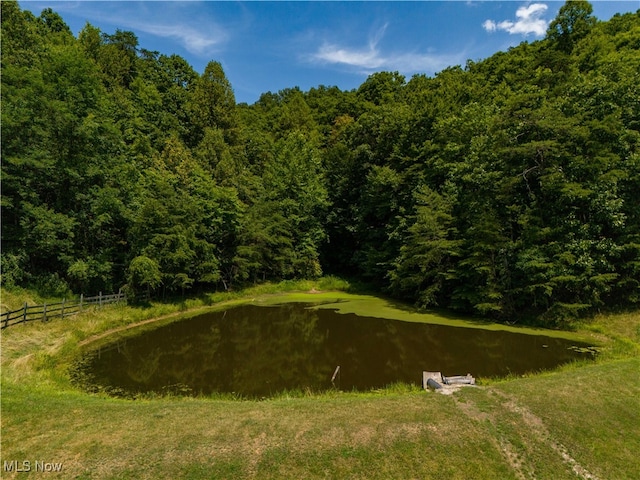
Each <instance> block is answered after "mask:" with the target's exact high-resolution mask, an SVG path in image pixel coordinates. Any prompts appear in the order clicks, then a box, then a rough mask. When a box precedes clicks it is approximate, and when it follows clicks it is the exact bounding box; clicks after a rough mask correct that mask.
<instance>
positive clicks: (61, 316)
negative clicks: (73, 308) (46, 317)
mask: <svg viewBox="0 0 640 480" xmlns="http://www.w3.org/2000/svg"><path fill="white" fill-rule="evenodd" d="M64 301H65V299H64V298H63V299H62V310H60V318H64Z"/></svg>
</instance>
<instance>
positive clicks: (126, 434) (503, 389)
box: [0, 285, 640, 479]
mask: <svg viewBox="0 0 640 480" xmlns="http://www.w3.org/2000/svg"><path fill="white" fill-rule="evenodd" d="M305 287H306V286H305ZM313 288H315V290H320V289H321V288H318V286H317V285H310V286H309V287H308V289H307V288H305V290H312V289H313ZM245 293H246V292H245ZM275 293H276V292H273V291H271V292H256V291H254V292H249V295H248V296H246V297H243V298H231V299H230V298H227V299H225V298H219V299H216V302H218V303H219V304H216V305H214V307H215V308H222V309H224V308H228V307H229V306H230V305H233V304H235V303H233V302H263V303H278V302H282V301H283V298H286V299H287V300H291V301H303V300H305V301H306V300H307V299H308V296H312V298H315V299H316V300H317V301H321V302H326V301H329V300H331V299H335V300H338V301H341V300H344V299H346V298H347V296H345V294H343V293H335V292H325V293H311V294H306V293H294V294H286V295H280V294H277V295H276V294H275ZM238 297H240V295H238ZM356 297H357V298H356ZM210 300H211V299H204V300H203V299H198V300H191V301H188V302H184V303H182V304H176V305H162V304H156V305H151V306H147V307H145V308H133V307H127V306H118V307H109V308H105V309H103V310H96V311H95V312H91V313H85V314H83V315H82V316H79V317H76V318H70V319H65V320H54V321H51V322H49V323H40V322H34V323H32V324H27V325H20V326H17V327H15V328H10V329H7V330H5V331H4V332H3V333H2V339H1V341H2V350H1V356H2V359H1V360H2V371H1V373H2V375H1V386H2V389H1V392H2V397H1V408H2V426H1V428H2V432H1V433H2V437H1V438H2V457H1V458H0V467H2V468H3V472H2V478H23V477H25V476H28V477H29V478H41V477H42V478H65V479H66V478H91V479H94V478H95V479H111V478H119V479H127V478H131V479H134V478H135V479H155V478H185V479H201V478H202V479H205V478H261V479H262V478H265V479H269V478H326V477H330V478H373V479H375V478H415V477H419V478H438V477H446V478H453V479H455V478H460V479H463V478H464V479H467V478H474V479H485V478H486V479H494V478H505V479H509V478H554V479H565V478H566V479H570V478H571V479H573V478H576V476H578V478H600V479H606V478H620V479H624V478H640V466H639V465H638V463H637V461H636V458H635V455H636V452H637V451H638V450H640V430H639V429H638V428H637V425H639V424H640V413H639V412H640V408H639V407H640V403H639V400H638V399H640V379H639V378H638V375H637V372H638V371H639V370H640V356H639V353H638V352H639V351H640V348H639V347H638V345H639V344H640V312H632V313H628V314H621V315H609V316H602V317H598V318H596V319H595V320H594V321H592V322H590V323H588V324H585V325H584V326H583V327H581V330H580V331H579V332H578V333H579V334H580V338H582V339H584V338H587V339H592V340H591V341H592V342H594V343H599V344H600V345H601V352H602V353H601V354H600V356H599V358H598V359H597V360H596V362H595V363H591V364H580V365H569V366H565V367H562V368H560V369H558V370H556V371H553V372H547V373H544V374H539V375H531V376H527V377H526V378H510V379H508V380H502V381H496V382H495V383H492V384H491V385H490V386H485V387H482V388H476V389H463V390H462V391H460V392H458V393H456V394H455V395H453V396H442V395H437V394H433V393H425V392H423V391H420V390H419V389H415V388H411V387H407V386H395V387H393V388H388V389H382V390H380V391H376V392H369V393H358V394H351V393H340V392H329V393H324V394H322V395H313V394H310V393H307V394H305V392H297V393H295V394H293V395H287V394H283V395H281V396H278V397H276V398H273V399H270V400H267V401H262V402H256V401H231V400H227V399H206V398H196V399H194V398H171V397H167V398H147V399H142V400H135V401H130V400H119V399H113V398H108V397H105V396H103V395H88V394H85V393H82V392H80V391H78V390H77V389H75V388H73V387H72V385H71V384H70V382H69V379H68V374H67V368H68V365H69V362H71V361H72V359H73V358H75V357H76V356H77V354H78V353H79V352H80V351H81V349H82V348H85V347H87V346H88V345H89V344H95V342H102V341H108V340H109V341H110V340H111V339H113V338H114V337H113V335H116V336H117V335H128V334H129V333H133V332H134V331H135V330H136V329H134V328H130V327H132V326H133V325H136V328H155V327H156V326H157V324H155V322H171V321H175V320H177V319H179V318H181V315H193V314H196V311H195V310H196V309H200V311H201V310H204V309H209V308H210V305H207V303H213V302H211V301H210ZM350 300H351V302H352V304H351V305H350V306H349V304H348V303H346V302H344V301H343V303H342V304H340V303H337V304H335V305H333V306H331V308H334V307H337V308H340V307H342V308H343V310H342V311H346V309H347V307H348V308H356V306H357V305H354V304H357V302H359V301H362V302H363V304H361V305H360V306H359V307H358V308H360V309H361V310H360V312H361V313H362V312H364V311H365V310H366V309H367V308H374V307H373V306H372V304H371V303H367V305H368V306H365V305H364V303H366V300H367V298H366V297H365V296H351V297H350ZM377 301H379V302H381V303H379V304H378V305H377V307H375V308H382V307H384V308H393V306H392V305H391V302H388V301H387V300H384V299H378V300H377ZM223 302H227V303H225V304H223ZM385 302H387V303H388V305H387V304H385ZM323 307H330V306H329V305H324V306H323ZM367 314H368V315H371V312H370V311H369V312H368V313H367ZM385 315H387V313H385ZM397 315H398V316H402V317H403V318H398V319H399V320H408V321H416V319H417V318H418V317H417V316H416V315H418V313H417V312H415V311H412V310H406V311H404V310H401V312H400V313H397ZM423 315H429V314H423ZM156 318H161V320H155V321H154V322H149V323H148V324H145V325H140V324H141V322H144V321H146V320H150V319H156ZM445 320H447V321H454V320H455V321H457V322H462V323H461V324H460V326H467V327H468V326H471V325H469V323H468V322H471V323H473V321H471V320H467V319H444V320H442V321H445ZM423 321H424V320H423ZM478 326H482V327H486V325H484V326H483V325H478ZM500 328H503V327H500ZM118 329H120V330H118ZM518 331H521V330H519V329H518ZM535 332H536V334H537V333H539V332H538V331H535ZM105 334H106V335H105ZM101 335H104V336H102V337H100V336H101ZM425 452H428V455H426V454H425ZM470 452H473V454H472V455H470ZM23 462H29V465H30V466H31V469H32V471H31V472H30V474H27V473H18V472H17V469H18V468H20V467H22V466H24V465H25V464H24V463H23ZM36 462H41V463H40V464H39V465H41V466H43V465H45V464H50V467H49V468H51V465H53V464H60V465H61V471H60V472H55V471H49V472H46V473H45V472H42V473H39V472H36V471H35V466H36ZM45 475H46V477H45Z"/></svg>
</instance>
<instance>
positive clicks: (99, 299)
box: [98, 292, 102, 308]
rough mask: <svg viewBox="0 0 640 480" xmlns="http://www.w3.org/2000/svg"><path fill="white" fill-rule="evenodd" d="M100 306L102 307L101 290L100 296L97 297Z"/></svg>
mask: <svg viewBox="0 0 640 480" xmlns="http://www.w3.org/2000/svg"><path fill="white" fill-rule="evenodd" d="M98 301H99V305H100V308H102V292H100V297H99V298H98Z"/></svg>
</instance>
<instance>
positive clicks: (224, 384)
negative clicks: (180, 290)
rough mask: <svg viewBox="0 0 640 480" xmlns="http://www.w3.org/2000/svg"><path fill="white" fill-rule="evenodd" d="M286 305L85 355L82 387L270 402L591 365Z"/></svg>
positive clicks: (461, 331) (552, 342) (429, 329)
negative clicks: (427, 378)
mask: <svg viewBox="0 0 640 480" xmlns="http://www.w3.org/2000/svg"><path fill="white" fill-rule="evenodd" d="M306 307H308V305H304V304H299V303H290V304H285V305H281V306H274V307H264V306H260V307H259V306H253V305H248V306H242V307H237V308H233V309H231V310H227V311H226V312H216V313H209V314H206V315H202V316H198V317H194V318H191V319H188V320H184V321H181V322H177V323H173V324H170V325H167V326H164V327H160V328H158V329H156V330H153V331H150V332H146V333H144V334H142V335H140V336H138V337H134V338H130V339H128V340H126V341H122V342H119V343H117V344H113V345H110V346H108V347H103V348H102V349H101V350H99V351H95V352H92V353H91V354H89V355H88V356H87V357H85V359H84V361H83V362H82V366H81V367H79V368H80V369H81V370H82V371H81V372H80V375H79V377H81V378H82V379H83V381H82V383H83V384H84V386H85V388H94V389H95V388H101V389H105V390H106V391H110V392H111V393H113V394H121V395H131V394H135V393H142V392H159V393H166V392H172V393H182V394H191V395H196V394H211V393H214V392H217V393H230V392H235V393H236V394H239V395H242V396H246V397H262V396H269V395H272V394H275V393H278V392H282V391H284V390H293V389H306V388H310V389H312V390H325V389H329V388H332V383H331V378H332V376H333V374H334V372H335V369H336V367H337V366H338V365H339V366H340V374H339V376H338V377H336V379H335V382H334V383H335V386H336V387H338V388H341V389H343V390H352V389H355V390H369V389H371V388H377V387H383V386H385V385H388V384H390V383H394V382H409V383H416V384H419V383H420V382H421V379H422V371H423V370H429V371H441V372H442V373H443V374H444V375H464V374H467V373H471V374H472V375H473V376H475V377H489V376H498V375H505V374H508V373H514V374H521V373H525V372H530V371H538V370H543V369H549V368H553V367H555V366H557V365H559V364H562V363H565V362H569V361H571V360H574V359H578V358H590V357H591V356H592V355H593V354H592V353H591V352H588V351H585V350H584V348H585V347H587V345H585V344H578V343H576V342H572V341H568V340H564V339H557V338H551V337H546V336H533V335H525V334H517V333H510V332H503V331H488V330H481V329H471V328H459V327H447V326H441V325H429V324H421V323H409V322H402V321H398V320H385V319H379V318H368V317H360V316H357V315H354V314H339V313H336V312H335V311H333V310H329V309H317V310H316V309H308V308H306Z"/></svg>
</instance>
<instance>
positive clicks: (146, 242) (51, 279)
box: [2, 1, 640, 326]
mask: <svg viewBox="0 0 640 480" xmlns="http://www.w3.org/2000/svg"><path fill="white" fill-rule="evenodd" d="M639 147H640V11H638V12H636V13H634V14H625V15H616V16H614V17H613V18H612V19H611V20H610V21H607V22H600V21H598V20H597V19H595V18H594V17H593V16H592V9H591V5H590V4H589V3H587V2H571V3H567V4H566V5H565V6H563V7H562V9H561V10H560V13H559V14H558V17H557V18H556V19H555V20H554V21H553V22H552V23H551V24H550V26H549V30H548V32H547V35H546V37H545V38H544V39H543V40H540V41H536V42H532V43H528V42H525V43H522V44H520V45H519V46H517V47H514V48H511V49H510V50H509V51H508V52H501V53H497V54H495V55H494V56H492V57H491V58H488V59H486V60H483V61H479V62H471V61H470V62H468V63H467V65H466V66H465V67H464V68H460V67H453V68H449V69H446V70H444V71H442V72H440V73H439V74H437V75H436V76H434V77H427V76H424V75H416V76H414V77H412V78H410V79H407V78H404V77H403V76H402V75H400V74H398V73H397V72H379V73H376V74H373V75H371V76H370V77H369V78H368V79H367V80H366V81H365V82H364V83H363V84H362V85H361V86H360V87H359V88H358V89H356V90H352V91H341V90H340V89H339V88H337V87H327V86H319V87H317V88H313V89H311V90H309V91H307V92H304V91H301V90H300V89H298V88H291V89H287V90H283V91H280V92H278V93H265V94H263V95H262V96H261V98H260V100H259V101H258V102H256V103H255V104H254V105H246V104H236V102H235V98H234V93H233V88H232V85H231V84H230V83H229V81H228V80H227V78H226V77H225V73H224V71H223V69H222V66H221V64H220V63H218V62H216V61H211V62H210V63H209V64H208V65H207V67H206V69H205V71H204V72H203V73H202V74H199V73H197V72H195V71H194V70H193V69H192V67H191V66H190V65H189V64H188V63H187V62H186V61H185V60H184V59H183V58H181V57H179V56H176V55H167V54H162V53H158V52H150V51H147V50H144V49H142V48H140V46H139V45H138V40H137V38H136V35H135V33H133V32H127V31H120V30H117V31H116V32H114V33H107V32H101V31H99V30H98V29H97V28H95V27H93V26H91V25H89V24H87V25H86V27H85V28H84V29H83V30H82V31H81V32H80V34H79V35H78V37H77V38H76V37H74V35H73V34H72V33H71V31H70V29H69V28H68V26H67V25H66V24H65V23H64V21H63V20H62V18H61V17H60V16H59V15H58V14H56V13H55V12H54V11H52V10H50V9H47V10H44V11H43V12H42V14H41V15H40V16H39V17H35V16H34V15H33V14H31V13H30V12H27V11H22V10H21V9H20V7H19V6H18V5H17V3H15V2H4V1H3V2H2V282H3V284H4V285H5V286H11V285H36V286H40V287H42V288H48V289H63V290H64V289H67V288H71V289H72V290H74V291H76V292H81V291H82V292H89V293H93V292H97V291H99V290H102V291H105V292H106V291H113V290H116V291H117V290H118V289H119V288H121V287H125V288H127V289H128V290H129V291H131V292H141V291H150V292H154V293H156V294H161V293H171V292H175V293H184V292H187V291H189V290H194V289H195V290H202V289H208V290H213V289H229V288H237V287H238V286H241V285H243V284H247V283H253V282H261V281H265V280H278V279H289V278H303V277H315V276H319V275H322V274H325V273H331V274H337V275H344V276H348V277H351V278H358V279H360V280H362V281H365V282H367V283H369V284H371V285H373V286H375V287H376V288H377V289H378V290H379V291H381V292H385V293H387V294H390V295H392V296H394V297H396V298H401V299H405V300H408V301H410V302H415V303H416V304H417V305H419V306H424V307H429V306H439V307H444V308H451V309H456V310H459V311H463V312H468V313H474V314H479V315H482V316H488V317H491V318H494V319H496V320H499V321H514V320H516V319H518V320H521V321H524V320H527V321H536V322H537V323H539V324H544V325H548V326H559V325H562V323H563V322H564V321H566V320H567V319H570V318H572V317H574V316H576V315H578V314H583V313H587V312H589V311H592V310H594V309H598V308H606V307H623V306H631V305H637V304H638V303H639V302H640V150H639Z"/></svg>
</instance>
